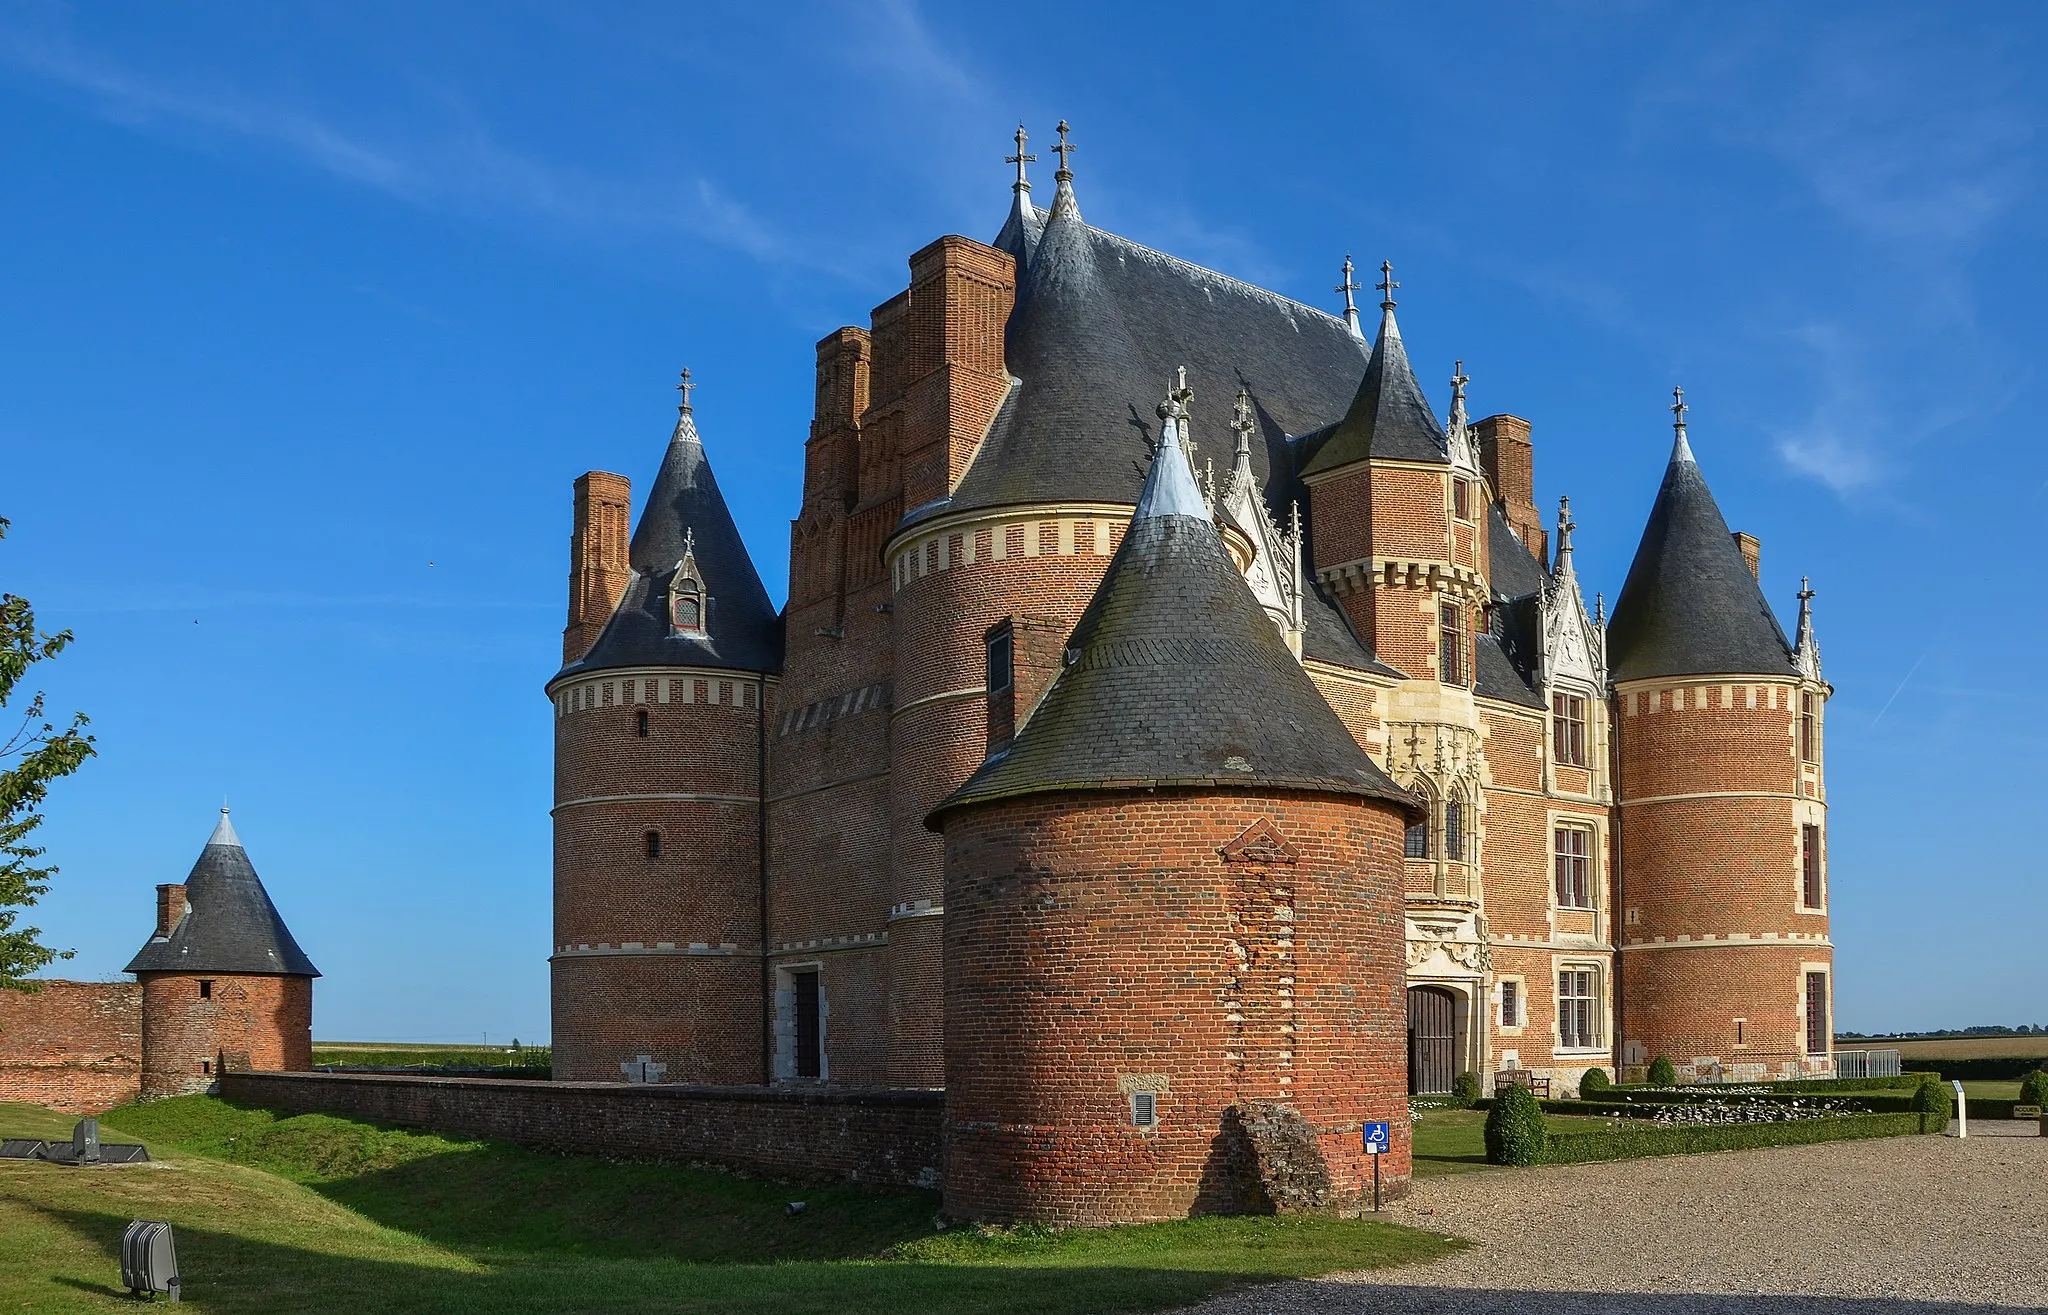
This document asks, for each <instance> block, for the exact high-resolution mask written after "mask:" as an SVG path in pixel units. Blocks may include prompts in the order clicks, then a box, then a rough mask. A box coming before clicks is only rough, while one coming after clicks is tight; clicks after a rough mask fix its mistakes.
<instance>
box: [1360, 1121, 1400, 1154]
mask: <svg viewBox="0 0 2048 1315" xmlns="http://www.w3.org/2000/svg"><path fill="white" fill-rule="evenodd" d="M1392 1141H1393V1138H1392V1136H1391V1134H1389V1133H1388V1131H1387V1125H1386V1124H1384V1123H1368V1124H1366V1125H1365V1153H1366V1154H1367V1155H1385V1154H1386V1153H1387V1148H1388V1147H1389V1146H1390V1145H1391V1144H1392Z"/></svg>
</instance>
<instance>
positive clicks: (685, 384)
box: [676, 365, 697, 415]
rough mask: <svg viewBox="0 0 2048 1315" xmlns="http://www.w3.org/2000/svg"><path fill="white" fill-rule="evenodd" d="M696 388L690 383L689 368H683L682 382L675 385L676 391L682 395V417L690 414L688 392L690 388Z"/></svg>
mask: <svg viewBox="0 0 2048 1315" xmlns="http://www.w3.org/2000/svg"><path fill="white" fill-rule="evenodd" d="M696 386H697V385H695V384H693V383H691V382H690V367H689V366H687V365H686V366H684V367H683V381H682V382H681V383H679V384H677V385H676V391H677V392H679V393H681V394H682V395H683V405H682V412H683V414H684V415H688V414H689V413H690V390H691V389H692V388H695V387H696Z"/></svg>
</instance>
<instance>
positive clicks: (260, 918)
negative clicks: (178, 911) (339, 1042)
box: [122, 808, 320, 977]
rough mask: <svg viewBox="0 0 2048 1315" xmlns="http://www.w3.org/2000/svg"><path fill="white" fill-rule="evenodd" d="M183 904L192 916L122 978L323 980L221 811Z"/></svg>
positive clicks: (152, 944)
mask: <svg viewBox="0 0 2048 1315" xmlns="http://www.w3.org/2000/svg"><path fill="white" fill-rule="evenodd" d="M185 900H186V902H187V903H189V904H190V905H191V906H192V911H191V912H189V913H187V914H186V915H185V916H184V917H183V918H181V919H180V920H179V921H178V925H177V926H176V927H173V928H172V929H171V934H170V935H169V936H167V937H158V936H152V937H150V938H149V943H148V944H146V945H144V946H143V947H142V949H141V950H140V951H138V952H137V953H136V955H135V958H134V959H132V960H131V961H130V962H129V964H128V966H127V967H126V968H124V969H123V970H122V971H123V972H131V973H159V972H180V973H269V974H276V975H282V976H287V977H318V976H319V975H320V970H319V969H318V968H315V967H314V966H313V961H312V960H311V959H308V958H307V957H306V952H305V951H304V950H301V949H300V948H299V943H298V942H297V941H295V940H293V939H292V934H291V931H290V929H289V928H287V927H286V926H285V925H284V919H283V918H281V917H279V916H278V913H277V906H276V905H274V904H272V903H271V902H270V892H268V891H266V890H264V889H263V882H262V881H261V880H259V879H258V878H257V876H256V868H255V866H254V865H253V864H251V863H250V862H249V855H248V853H247V851H245V850H244V849H243V848H242V841H241V839H240V837H238V836H236V835H235V828H234V826H233V824H231V823H230V822H229V821H228V810H227V809H225V808H223V809H221V810H220V822H219V824H218V825H216V826H215V827H214V829H213V835H212V836H210V837H208V839H207V841H206V848H204V849H202V850H200V851H199V861H198V862H196V863H194V864H193V865H192V872H191V875H189V876H187V877H186V878H185Z"/></svg>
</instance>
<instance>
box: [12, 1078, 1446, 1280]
mask: <svg viewBox="0 0 2048 1315" xmlns="http://www.w3.org/2000/svg"><path fill="white" fill-rule="evenodd" d="M71 1122H72V1120H70V1119H69V1118H67V1117H65V1116H62V1115H55V1114H51V1113H50V1112H48V1111H39V1110H35V1109H33V1108H32V1107H25V1106H7V1105H0V1134H8V1135H28V1136H51V1135H65V1134H68V1132H69V1129H70V1126H71ZM101 1135H102V1136H103V1137H104V1138H105V1139H107V1140H110V1141H115V1140H126V1141H141V1142H144V1143H146V1144H147V1145H148V1146H149V1148H150V1153H151V1154H152V1155H153V1156H156V1157H158V1159H159V1165H158V1167H147V1166H137V1167H131V1168H108V1169H98V1170H80V1169H67V1168H62V1167H60V1166H56V1165H46V1164H34V1163H24V1162H19V1161H0V1311H8V1312H11V1311H59V1310H62V1311H73V1310H93V1309H98V1308H100V1307H103V1306H104V1307H106V1308H108V1309H132V1307H131V1306H130V1305H129V1304H128V1302H127V1299H126V1296H125V1294H124V1293H122V1292H120V1291H119V1290H118V1287H117V1284H118V1281H119V1264H118V1258H117V1252H118V1244H119V1240H120V1235H121V1230H122V1228H123V1227H124V1226H125V1225H126V1224H127V1223H128V1221H129V1220H130V1219H135V1218H148V1219H168V1220H170V1221H171V1222H172V1223H173V1225H175V1227H176V1230H177V1244H178V1256H179V1261H180V1265H181V1267H182V1269H183V1272H184V1275H185V1280H186V1286H185V1291H186V1294H187V1300H188V1301H192V1302H195V1303H197V1304H198V1307H199V1309H201V1310H212V1311H222V1312H251V1313H252V1315H253V1313H255V1312H264V1313H265V1315H268V1313H269V1312H292V1311H309V1312H310V1311H332V1310H341V1311H346V1312H348V1313H349V1315H367V1313H369V1312H383V1311H405V1312H438V1311H449V1312H453V1311H463V1312H469V1311H479V1310H488V1311H493V1312H497V1311H534V1312H541V1311H548V1312H553V1311H585V1310H590V1311H597V1310H602V1311H606V1312H617V1311H627V1312H631V1311H654V1310H663V1311H675V1310H687V1311H704V1312H734V1313H739V1312H749V1313H751V1312H762V1313H763V1315H765V1313H766V1312H770V1311H774V1312H777V1313H778V1315H782V1313H784V1312H787V1311H791V1310H802V1311H805V1312H856V1311H862V1312H865V1311H881V1310H888V1311H895V1310H903V1311H916V1312H933V1313H934V1315H951V1313H953V1312H961V1313H963V1315H964V1313H966V1312H984V1311H986V1312H996V1311H1003V1312H1012V1311H1014V1312H1024V1313H1028V1315H1040V1313H1042V1315H1053V1313H1054V1312H1070V1311H1071V1312H1080V1311H1091V1312H1092V1311H1106V1312H1114V1311H1152V1310H1160V1309H1164V1308H1167V1307H1172V1306H1178V1305H1184V1304H1186V1303H1189V1302H1193V1301H1198V1300H1200V1299H1202V1298H1203V1297H1206V1296H1209V1295H1211V1294H1213V1293H1216V1292H1218V1291H1222V1290H1224V1289H1228V1288H1233V1287H1238V1286H1241V1285H1244V1284H1247V1283H1254V1282H1259V1281H1264V1280H1273V1279H1280V1278H1292V1277H1300V1276H1304V1275H1310V1274H1322V1273H1329V1272H1332V1271H1337V1270H1349V1269H1369V1268H1374V1267H1378V1266H1383V1265H1392V1264H1402V1263H1406V1262H1410V1261H1417V1260H1426V1259H1430V1258H1433V1257H1435V1256H1439V1255H1442V1254H1444V1253H1446V1252H1448V1251H1452V1250H1456V1249H1458V1248H1459V1247H1461V1246H1463V1245H1464V1243H1462V1242H1460V1241H1457V1240H1456V1239H1451V1238H1447V1237H1445V1236H1444V1235H1442V1234H1438V1233H1430V1232H1422V1231H1418V1230H1414V1229H1408V1228H1402V1227H1399V1226H1396V1225H1393V1224H1385V1223H1377V1222H1372V1221H1363V1220H1335V1219H1215V1218H1211V1219H1196V1220H1185V1221H1180V1222H1175V1223H1169V1224H1151V1225H1143V1226H1139V1227H1131V1228H1118V1229H1079V1230H1071V1231H1063V1232H1049V1231H1039V1230H1018V1231H1015V1232H998V1233H987V1234H983V1233H977V1232H975V1231H973V1230H960V1229H956V1230H954V1231H951V1232H948V1233H943V1234H941V1233H935V1232H934V1231H933V1227H932V1217H933V1214H934V1212H935V1211H936V1209H937V1206H938V1198H937V1197H936V1195H935V1194H932V1193H928V1192H911V1191H887V1192H884V1191H868V1190H864V1189H860V1188H856V1187H851V1186H846V1185H829V1186H821V1185H817V1184H809V1185H804V1186H791V1185H788V1184H777V1183H771V1182H766V1181H763V1180H759V1179H751V1178H742V1177H739V1176H736V1175H731V1174H724V1173H717V1172H712V1171H709V1170H691V1169H680V1168H673V1167H667V1166H657V1165H639V1164H614V1163H608V1162H606V1161H603V1160H599V1159H597V1158H595V1157H589V1156H552V1155H543V1154H539V1153H536V1152H531V1151H525V1150H521V1149H518V1148H516V1147H511V1146H507V1145H504V1144H501V1143H495V1142H486V1141H478V1140H472V1139H466V1138H459V1137H440V1136H434V1135H432V1134H424V1133H417V1132H409V1131H404V1130H398V1129H391V1128H385V1127H380V1126H377V1125H374V1124H366V1123H359V1122H355V1121H352V1120H347V1119H338V1118H332V1117H329V1116H325V1115H304V1116H300V1117H297V1118H278V1117H276V1116H275V1115H272V1114H270V1113H269V1112H267V1111H262V1110H250V1109H241V1108H237V1107H235V1106H231V1105H228V1104H226V1103H225V1102H222V1101H219V1100H216V1099H212V1098H210V1097H204V1096H185V1097H180V1098H179V1099H177V1100H170V1101H163V1102H160V1103H157V1104H154V1105H148V1106H130V1107H125V1108H122V1109H118V1110H114V1111H111V1112H110V1113H109V1114H108V1115H107V1116H106V1117H105V1119H104V1121H103V1129H102V1134H101ZM791 1200H802V1201H805V1202H806V1203H807V1208H806V1209H805V1211H804V1212H803V1213H801V1214H798V1215H794V1216H791V1215H788V1214H786V1213H785V1211H784V1207H785V1205H786V1204H787V1203H788V1202H789V1201H791Z"/></svg>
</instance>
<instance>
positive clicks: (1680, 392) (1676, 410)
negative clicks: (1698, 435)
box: [1671, 388, 1692, 434]
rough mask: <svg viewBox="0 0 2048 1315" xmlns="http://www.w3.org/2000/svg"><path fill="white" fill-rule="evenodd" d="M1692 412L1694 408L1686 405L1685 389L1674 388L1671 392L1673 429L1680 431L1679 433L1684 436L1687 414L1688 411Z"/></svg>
mask: <svg viewBox="0 0 2048 1315" xmlns="http://www.w3.org/2000/svg"><path fill="white" fill-rule="evenodd" d="M1690 410H1692V408H1691V407H1689V406H1687V405H1686V404H1685V389H1683V388H1674V389H1672V390H1671V427H1672V428H1673V429H1675V430H1677V431H1678V432H1679V433H1681V434H1683V433H1684V432H1685V413H1686V412H1687V411H1690Z"/></svg>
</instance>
